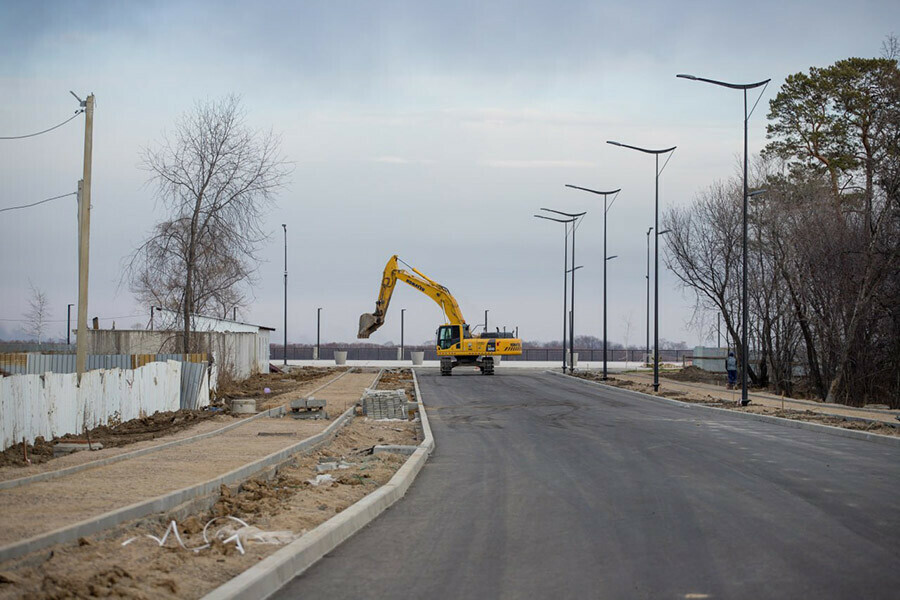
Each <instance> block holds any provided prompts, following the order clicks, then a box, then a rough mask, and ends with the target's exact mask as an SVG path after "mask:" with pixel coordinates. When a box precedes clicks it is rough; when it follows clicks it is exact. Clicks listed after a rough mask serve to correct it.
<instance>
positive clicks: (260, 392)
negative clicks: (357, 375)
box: [216, 367, 347, 401]
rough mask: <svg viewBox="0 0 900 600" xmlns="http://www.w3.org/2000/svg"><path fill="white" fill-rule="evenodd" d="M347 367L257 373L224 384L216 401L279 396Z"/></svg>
mask: <svg viewBox="0 0 900 600" xmlns="http://www.w3.org/2000/svg"><path fill="white" fill-rule="evenodd" d="M346 370H347V369H346V368H345V367H338V368H334V367H299V368H291V369H290V370H289V371H287V372H285V373H257V374H255V375H251V376H250V377H249V378H247V379H245V380H243V381H238V382H224V383H223V384H221V385H219V387H218V389H217V390H216V399H217V400H219V401H223V400H233V399H234V398H258V397H261V396H264V395H266V393H265V390H266V388H268V389H269V394H271V395H278V394H283V393H285V392H290V391H292V390H293V389H295V388H297V387H298V385H299V384H303V383H308V382H311V381H316V380H317V379H324V378H326V377H329V376H332V375H336V374H338V373H342V372H344V371H346Z"/></svg>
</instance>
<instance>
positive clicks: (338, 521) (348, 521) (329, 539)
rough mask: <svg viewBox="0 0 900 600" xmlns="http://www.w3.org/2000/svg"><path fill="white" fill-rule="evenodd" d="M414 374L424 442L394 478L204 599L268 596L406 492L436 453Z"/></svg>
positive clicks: (218, 599) (230, 599)
mask: <svg viewBox="0 0 900 600" xmlns="http://www.w3.org/2000/svg"><path fill="white" fill-rule="evenodd" d="M412 373H413V383H414V385H415V389H416V399H417V401H418V405H419V415H420V418H421V420H422V430H423V436H424V438H425V439H424V441H423V442H422V443H421V444H419V447H418V448H417V449H416V451H415V452H413V454H412V456H410V458H409V459H408V460H407V461H406V462H405V463H404V464H403V466H402V467H400V469H399V470H398V471H397V472H396V473H394V476H393V477H391V480H390V481H388V482H387V483H386V484H385V485H383V486H382V487H381V488H379V489H377V490H376V491H374V492H372V493H371V494H369V495H368V496H366V497H365V498H363V499H361V500H360V501H358V502H357V503H355V504H353V505H352V506H350V507H349V508H347V509H346V510H344V511H343V512H341V513H340V514H338V515H336V516H334V517H332V518H330V519H329V520H327V521H325V522H324V523H322V524H321V525H319V526H318V527H316V528H315V529H313V530H312V531H310V532H309V533H307V534H305V535H304V536H303V537H301V538H300V539H298V540H296V541H295V542H292V543H291V544H288V545H287V546H285V547H284V548H282V549H281V550H279V551H278V552H275V553H274V554H272V555H270V556H269V557H268V558H266V559H265V560H263V561H261V562H259V563H257V564H256V565H254V566H252V567H250V568H249V569H247V570H246V571H244V572H243V573H241V574H240V575H238V576H237V577H235V578H234V579H231V580H230V581H228V582H226V583H224V584H222V585H220V586H219V587H217V588H216V589H214V590H213V591H211V592H210V593H208V594H206V595H205V596H203V599H202V600H233V599H244V598H246V599H254V600H255V599H260V598H268V597H269V596H271V595H272V594H274V593H275V592H277V591H278V590H279V589H281V588H282V587H283V586H284V585H285V584H286V583H288V582H289V581H290V580H291V579H293V578H294V577H296V576H297V575H299V574H301V573H303V572H304V571H306V570H307V569H308V568H310V567H311V566H312V565H314V564H315V563H316V562H317V561H318V560H319V559H320V558H322V557H323V556H325V555H326V554H327V553H329V552H331V551H332V550H334V549H335V548H336V547H338V546H339V545H340V544H341V543H342V542H343V541H344V540H346V539H347V538H349V537H350V536H352V535H353V534H355V533H356V532H357V531H359V530H360V529H362V528H363V527H365V526H366V525H368V524H369V523H370V522H372V521H373V520H374V519H375V518H376V517H377V516H378V515H380V514H381V513H382V512H384V510H385V509H387V508H388V507H389V506H391V505H392V504H394V503H395V502H396V501H397V500H399V499H400V498H402V497H403V496H404V495H405V494H406V491H407V490H408V489H409V486H410V485H411V484H412V482H413V481H414V480H415V478H416V475H418V474H419V471H421V470H422V466H423V465H424V464H425V461H426V460H428V455H429V454H431V452H432V450H434V437H433V436H432V434H431V427H430V426H429V424H428V417H427V416H426V414H425V407H424V405H423V404H422V395H421V393H420V392H419V382H418V379H416V375H415V371H413V372H412Z"/></svg>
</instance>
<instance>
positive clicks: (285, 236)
mask: <svg viewBox="0 0 900 600" xmlns="http://www.w3.org/2000/svg"><path fill="white" fill-rule="evenodd" d="M281 226H282V227H283V228H284V366H287V224H286V223H282V224H281Z"/></svg>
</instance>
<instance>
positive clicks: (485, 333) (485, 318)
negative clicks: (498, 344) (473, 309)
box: [483, 309, 488, 335]
mask: <svg viewBox="0 0 900 600" xmlns="http://www.w3.org/2000/svg"><path fill="white" fill-rule="evenodd" d="M487 314H488V309H484V332H483V333H484V335H487Z"/></svg>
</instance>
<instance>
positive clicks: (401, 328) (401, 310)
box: [400, 308, 406, 360]
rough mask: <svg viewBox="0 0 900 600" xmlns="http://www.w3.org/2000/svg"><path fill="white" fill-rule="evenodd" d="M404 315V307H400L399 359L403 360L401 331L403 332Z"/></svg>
mask: <svg viewBox="0 0 900 600" xmlns="http://www.w3.org/2000/svg"><path fill="white" fill-rule="evenodd" d="M404 317H406V309H405V308H401V309H400V360H403V333H404V322H403V321H404Z"/></svg>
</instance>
